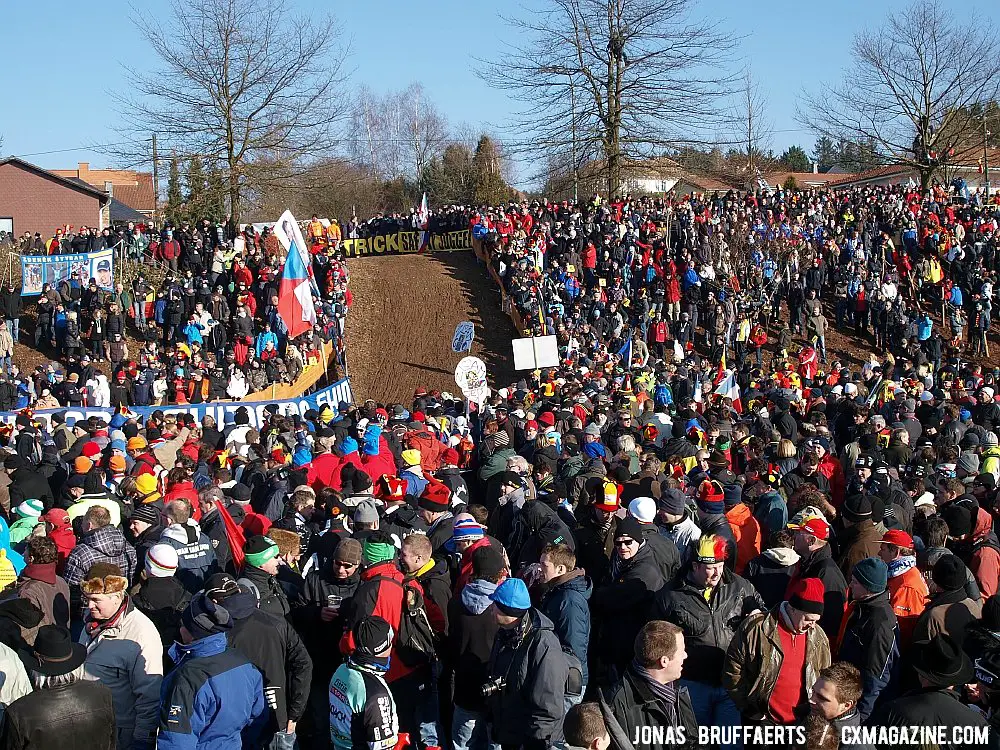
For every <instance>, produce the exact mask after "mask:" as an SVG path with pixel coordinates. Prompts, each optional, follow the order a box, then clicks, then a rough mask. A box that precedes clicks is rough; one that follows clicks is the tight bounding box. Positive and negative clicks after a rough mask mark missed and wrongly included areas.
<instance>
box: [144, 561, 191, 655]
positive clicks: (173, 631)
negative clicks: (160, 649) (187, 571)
mask: <svg viewBox="0 0 1000 750" xmlns="http://www.w3.org/2000/svg"><path fill="white" fill-rule="evenodd" d="M190 601H191V594H189V593H188V592H187V590H185V588H184V587H183V586H181V584H180V581H178V580H177V579H176V578H174V577H172V576H171V577H170V578H146V579H144V580H143V581H142V583H140V584H139V585H138V586H137V587H136V588H134V589H133V590H132V604H134V605H135V608H136V609H138V610H139V611H140V612H142V613H143V614H144V615H146V617H148V618H149V619H150V620H152V622H153V624H154V625H155V626H156V630H157V632H158V633H159V634H160V640H161V641H162V642H163V646H164V648H166V647H169V646H170V645H171V644H173V642H174V641H179V640H180V637H181V613H182V612H183V611H184V610H185V608H187V605H188V602H190Z"/></svg>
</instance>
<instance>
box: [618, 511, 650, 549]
mask: <svg viewBox="0 0 1000 750" xmlns="http://www.w3.org/2000/svg"><path fill="white" fill-rule="evenodd" d="M622 537H628V538H630V539H633V540H635V541H637V542H638V543H639V544H642V543H643V541H644V539H645V537H646V535H645V534H644V533H643V531H642V524H640V523H639V520H638V519H637V518H635V517H634V516H626V517H625V518H623V519H622V520H621V521H619V522H618V528H617V529H615V539H621V538H622Z"/></svg>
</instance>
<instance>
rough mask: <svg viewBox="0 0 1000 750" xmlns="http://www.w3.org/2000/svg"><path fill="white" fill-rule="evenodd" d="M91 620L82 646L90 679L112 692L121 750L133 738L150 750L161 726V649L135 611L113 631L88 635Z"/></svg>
mask: <svg viewBox="0 0 1000 750" xmlns="http://www.w3.org/2000/svg"><path fill="white" fill-rule="evenodd" d="M91 624H92V621H91V620H90V619H89V618H88V620H87V622H86V625H85V627H84V629H83V632H82V633H81V634H80V642H81V643H83V644H84V645H86V646H87V662H86V672H87V676H88V677H90V678H91V679H94V680H99V681H100V682H102V683H104V684H105V685H106V686H107V687H108V688H109V689H110V690H111V696H112V699H113V702H114V707H115V722H116V724H117V725H118V747H121V748H127V747H130V746H131V745H132V741H133V738H134V739H135V740H137V741H140V742H147V743H148V744H150V745H152V743H153V740H154V738H155V737H156V728H157V726H158V725H159V720H160V683H161V682H162V681H163V643H162V642H161V640H160V634H159V633H158V632H157V630H156V626H155V625H154V624H153V622H152V620H150V619H149V618H148V617H146V615H144V614H143V613H142V612H140V611H139V610H137V609H134V608H133V607H132V604H131V602H129V606H128V609H127V610H126V612H125V613H124V614H123V615H122V616H121V617H120V618H119V620H118V622H117V623H115V624H114V625H110V626H106V627H104V628H102V629H101V630H99V631H98V632H97V634H96V636H94V637H91V636H90V635H88V633H87V630H88V628H89V626H91Z"/></svg>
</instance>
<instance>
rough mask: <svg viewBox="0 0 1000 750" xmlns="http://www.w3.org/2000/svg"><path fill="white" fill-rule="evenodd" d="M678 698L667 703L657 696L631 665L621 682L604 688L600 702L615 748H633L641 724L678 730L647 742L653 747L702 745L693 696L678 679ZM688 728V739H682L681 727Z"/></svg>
mask: <svg viewBox="0 0 1000 750" xmlns="http://www.w3.org/2000/svg"><path fill="white" fill-rule="evenodd" d="M674 689H675V690H676V691H677V702H676V703H675V704H674V705H673V706H667V705H666V703H665V701H664V700H663V699H661V698H659V697H657V696H656V695H655V694H654V693H653V691H652V690H651V689H650V686H649V685H648V684H646V681H645V680H644V679H643V678H642V677H641V676H639V674H638V673H637V672H636V671H635V667H633V666H629V668H628V669H627V670H626V671H625V674H624V675H623V676H622V678H621V679H620V680H619V681H618V683H617V684H615V685H611V686H609V687H604V688H601V690H600V691H599V694H598V696H599V697H598V702H599V704H600V706H601V713H602V714H603V715H604V723H605V724H607V726H608V733H609V734H610V735H611V747H612V748H614V749H615V750H632V747H634V745H633V744H632V740H633V738H634V737H635V735H636V729H637V728H638V727H646V726H649V727H664V728H665V729H667V730H672V731H673V732H674V734H673V736H672V737H669V738H668V737H666V736H664V740H665V742H663V743H662V744H660V743H655V744H651V745H644V746H643V747H649V748H668V747H682V748H684V747H686V748H693V747H697V746H698V719H697V717H696V716H695V713H694V708H693V707H692V705H691V696H690V695H689V694H688V690H687V688H685V687H681V685H680V683H679V682H675V683H674ZM681 727H683V729H684V741H683V743H682V742H681V741H680V740H681V737H680V732H679V729H680V728H681Z"/></svg>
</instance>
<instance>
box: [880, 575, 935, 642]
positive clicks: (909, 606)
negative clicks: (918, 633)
mask: <svg viewBox="0 0 1000 750" xmlns="http://www.w3.org/2000/svg"><path fill="white" fill-rule="evenodd" d="M929 595H930V593H929V591H928V590H927V582H926V581H925V580H924V577H923V576H922V575H921V574H920V570H919V569H918V568H916V567H912V568H910V569H909V570H907V571H905V572H904V573H901V574H900V575H898V576H896V577H895V578H890V579H889V601H890V602H892V611H893V612H895V613H896V620H897V621H898V622H899V640H900V641H901V645H902V646H903V647H904V648H905V647H907V646H909V645H910V642H911V641H912V640H913V629H914V628H915V627H916V625H917V619H918V618H919V617H920V615H921V613H922V612H923V611H924V608H925V607H926V606H927V597H928V596H929Z"/></svg>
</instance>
